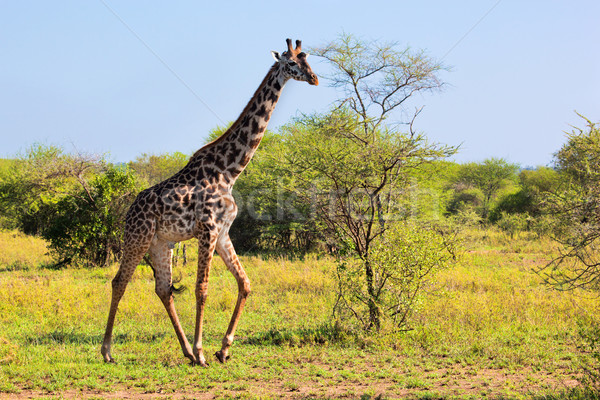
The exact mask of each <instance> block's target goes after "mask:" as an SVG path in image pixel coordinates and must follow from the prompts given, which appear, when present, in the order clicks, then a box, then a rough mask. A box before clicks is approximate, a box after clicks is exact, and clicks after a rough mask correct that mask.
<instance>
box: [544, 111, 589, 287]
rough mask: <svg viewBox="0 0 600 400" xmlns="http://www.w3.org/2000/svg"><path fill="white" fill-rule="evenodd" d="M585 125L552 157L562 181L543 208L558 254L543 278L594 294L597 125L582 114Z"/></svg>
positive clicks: (557, 285) (575, 129)
mask: <svg viewBox="0 0 600 400" xmlns="http://www.w3.org/2000/svg"><path fill="white" fill-rule="evenodd" d="M582 118H583V119H584V120H585V123H586V127H585V128H584V129H582V128H574V129H573V131H572V132H571V133H569V134H567V139H568V140H567V143H566V144H565V145H564V146H563V147H562V148H561V149H560V150H559V151H558V152H557V153H556V154H555V168H556V169H557V170H558V172H559V173H560V175H561V177H562V185H561V186H560V187H559V188H558V190H555V191H553V192H552V193H549V194H547V196H546V200H545V201H546V204H547V210H548V211H549V212H550V213H551V214H552V215H553V216H554V217H555V219H556V221H557V224H556V226H555V230H554V239H555V240H556V241H557V242H558V243H560V245H561V247H560V254H559V255H558V256H557V257H556V258H554V259H553V260H552V261H551V262H550V263H549V264H548V265H546V266H545V268H543V269H542V273H543V275H544V276H545V277H546V279H547V281H548V282H549V283H552V284H553V285H554V286H555V287H556V288H559V289H562V290H565V289H574V288H577V287H581V288H584V289H589V290H595V291H598V290H600V127H599V126H598V124H597V123H594V122H592V121H590V120H589V119H587V118H585V117H583V116H582Z"/></svg>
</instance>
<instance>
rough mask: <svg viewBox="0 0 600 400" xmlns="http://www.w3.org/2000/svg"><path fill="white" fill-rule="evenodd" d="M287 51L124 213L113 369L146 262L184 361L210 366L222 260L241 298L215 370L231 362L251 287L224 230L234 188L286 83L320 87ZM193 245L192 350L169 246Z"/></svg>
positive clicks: (295, 50)
mask: <svg viewBox="0 0 600 400" xmlns="http://www.w3.org/2000/svg"><path fill="white" fill-rule="evenodd" d="M286 42H287V50H286V51H285V52H283V53H282V54H279V53H277V52H273V56H274V57H275V59H276V62H275V64H274V65H273V66H272V67H271V68H270V70H269V72H268V73H267V75H266V76H265V78H264V79H263V81H262V83H261V84H260V85H259V87H258V89H257V90H256V92H255V93H254V96H252V98H251V99H250V101H249V102H248V104H247V105H246V107H245V108H244V110H243V111H242V113H241V114H240V116H239V117H238V119H237V120H236V121H235V122H234V123H233V125H232V126H231V127H230V128H229V129H228V130H227V131H226V132H225V133H224V134H223V135H221V136H220V137H219V138H218V139H216V140H214V141H213V142H211V143H209V144H207V145H206V146H204V147H202V148H201V149H200V150H198V151H196V153H195V154H194V155H193V156H192V157H191V158H190V160H189V162H188V164H187V165H186V166H185V167H184V168H183V169H182V170H181V171H179V172H178V173H176V174H175V175H173V176H172V177H170V178H169V179H167V180H165V181H163V182H161V183H159V184H157V185H155V186H153V187H151V188H149V189H146V190H144V191H142V192H141V193H140V194H139V195H138V196H137V198H136V199H135V201H134V203H133V204H132V205H131V207H130V209H129V211H128V212H127V216H126V221H125V232H124V247H123V256H122V259H121V264H120V266H119V270H118V272H117V274H116V275H115V277H114V279H113V281H112V300H111V305H110V310H109V313H108V321H107V324H106V331H105V334H104V340H103V343H102V348H101V353H102V355H103V357H104V361H106V362H113V361H114V359H113V358H112V355H111V342H112V332H113V326H114V322H115V316H116V313H117V309H118V305H119V301H120V300H121V298H122V296H123V294H124V293H125V288H126V286H127V283H128V282H129V281H130V279H131V276H132V275H133V272H134V271H135V269H136V267H137V265H138V264H139V262H140V261H141V260H142V258H143V257H144V256H145V255H146V253H149V254H150V258H151V260H152V265H153V268H154V272H155V280H156V286H155V290H156V294H157V295H158V297H159V298H160V300H161V301H162V303H163V305H164V306H165V309H166V310H167V314H168V315H169V318H170V319H171V322H172V324H173V328H174V329H175V333H176V335H177V339H178V340H179V344H180V345H181V349H182V351H183V354H184V356H185V357H187V358H189V359H190V361H191V363H192V364H194V365H202V366H207V365H208V363H207V362H206V358H205V357H204V352H203V347H202V324H203V318H204V305H205V303H206V298H207V292H208V275H209V270H210V264H211V261H212V257H213V254H214V252H215V251H216V252H217V254H219V256H220V257H221V258H222V259H223V261H224V263H225V265H226V266H227V268H228V269H229V270H230V271H231V273H232V274H233V275H234V277H235V279H236V281H237V284H238V298H237V301H236V305H235V309H234V311H233V315H232V316H231V321H230V323H229V326H228V328H227V331H226V333H225V336H224V337H223V340H222V344H221V349H220V350H219V351H217V352H216V353H215V356H216V358H217V359H218V360H219V361H220V362H225V360H227V359H228V358H229V348H230V347H231V344H232V343H233V339H234V334H235V330H236V327H237V325H238V322H239V319H240V315H241V312H242V309H243V308H244V304H245V302H246V298H247V297H248V295H249V294H250V280H249V279H248V276H247V275H246V272H245V271H244V268H243V267H242V264H241V263H240V261H239V259H238V256H237V255H236V253H235V250H234V248H233V244H232V243H231V240H230V239H229V228H230V226H231V223H232V222H233V220H234V218H235V216H236V213H237V206H236V205H235V201H234V199H233V196H232V188H233V185H234V183H235V181H236V179H237V178H238V177H239V175H240V174H241V173H242V171H243V170H244V168H245V167H246V166H247V165H248V163H249V162H250V160H251V159H252V156H253V155H254V153H255V151H256V149H257V148H258V145H259V144H260V141H261V139H262V137H263V135H264V132H265V130H266V128H267V124H268V122H269V119H270V118H271V114H272V113H273V110H274V109H275V105H276V104H277V101H278V100H279V96H280V95H281V91H282V89H283V87H284V85H285V83H286V82H287V81H288V80H290V79H294V80H298V81H305V82H308V83H309V84H311V85H318V83H319V80H318V78H317V76H316V75H315V74H314V73H313V71H312V69H311V67H310V65H308V63H307V62H306V58H307V55H306V53H304V52H302V44H301V42H300V41H299V40H296V47H293V46H292V41H291V39H287V40H286ZM194 237H195V238H197V239H198V273H197V279H196V288H195V294H196V324H195V329H194V342H193V343H192V345H190V343H189V342H188V340H187V338H186V336H185V333H184V331H183V328H182V326H181V323H180V322H179V317H178V316H177V312H176V311H175V304H174V302H173V279H172V270H171V256H172V248H173V243H174V242H180V241H183V240H187V239H191V238H194Z"/></svg>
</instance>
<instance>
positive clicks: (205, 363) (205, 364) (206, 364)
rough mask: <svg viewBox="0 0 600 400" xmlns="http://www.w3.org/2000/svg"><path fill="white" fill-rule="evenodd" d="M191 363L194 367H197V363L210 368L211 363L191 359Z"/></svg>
mask: <svg viewBox="0 0 600 400" xmlns="http://www.w3.org/2000/svg"><path fill="white" fill-rule="evenodd" d="M190 365H191V366H192V367H195V366H196V365H198V366H200V367H204V368H208V367H209V366H210V364H209V363H207V362H206V361H191V362H190Z"/></svg>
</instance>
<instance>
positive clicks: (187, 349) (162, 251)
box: [150, 240, 198, 364]
mask: <svg viewBox="0 0 600 400" xmlns="http://www.w3.org/2000/svg"><path fill="white" fill-rule="evenodd" d="M171 256H172V250H171V246H170V245H169V242H166V241H162V240H155V241H154V242H153V243H152V245H151V246H150V257H151V259H152V264H153V269H154V279H155V284H156V288H155V290H156V294H157V295H158V297H159V298H160V300H161V302H162V303H163V305H164V306H165V309H166V310H167V314H168V315H169V318H170V319H171V323H172V324H173V328H174V329H175V334H176V335H177V339H178V340H179V344H180V346H181V350H182V351H183V355H184V356H185V357H187V358H189V359H190V361H191V363H192V364H197V363H198V359H197V358H196V357H195V356H194V354H193V352H192V347H191V346H190V344H189V342H188V340H187V338H186V336H185V333H184V331H183V327H182V326H181V323H180V322H179V317H178V316H177V311H176V310H175V302H174V299H173V293H174V292H176V291H178V290H180V289H181V288H178V289H175V288H174V284H173V279H172V269H171Z"/></svg>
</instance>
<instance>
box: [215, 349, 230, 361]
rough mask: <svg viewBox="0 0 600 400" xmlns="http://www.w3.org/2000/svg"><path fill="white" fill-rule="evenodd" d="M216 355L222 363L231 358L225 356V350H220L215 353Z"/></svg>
mask: <svg viewBox="0 0 600 400" xmlns="http://www.w3.org/2000/svg"><path fill="white" fill-rule="evenodd" d="M215 357H217V360H219V362H220V363H221V364H225V361H227V360H229V356H225V357H223V352H222V351H220V350H219V351H217V352H216V353H215Z"/></svg>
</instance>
